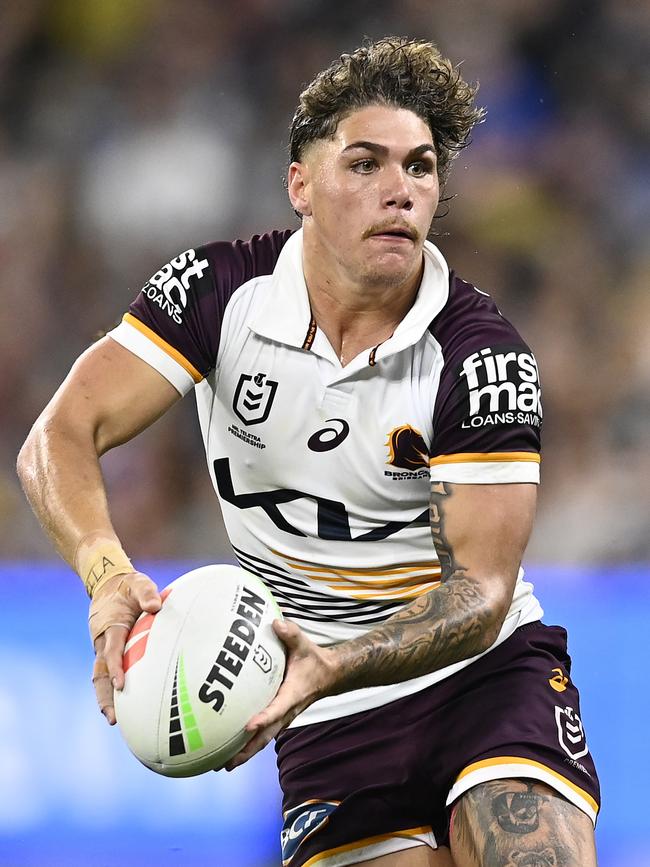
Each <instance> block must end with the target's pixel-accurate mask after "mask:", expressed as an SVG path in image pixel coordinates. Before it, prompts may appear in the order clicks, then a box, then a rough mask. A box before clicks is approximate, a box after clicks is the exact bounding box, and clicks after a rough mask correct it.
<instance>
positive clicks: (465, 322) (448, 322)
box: [429, 271, 527, 359]
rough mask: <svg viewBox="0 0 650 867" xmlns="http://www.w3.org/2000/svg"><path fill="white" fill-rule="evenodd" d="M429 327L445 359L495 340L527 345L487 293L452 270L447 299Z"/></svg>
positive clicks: (494, 342) (504, 343) (499, 342)
mask: <svg viewBox="0 0 650 867" xmlns="http://www.w3.org/2000/svg"><path fill="white" fill-rule="evenodd" d="M429 331H430V333H431V334H432V335H433V337H434V338H435V339H436V340H437V342H438V343H439V344H440V347H441V349H442V353H443V358H445V359H447V358H450V357H452V356H453V357H457V356H459V355H462V354H463V353H465V354H468V353H470V352H473V351H475V350H477V349H480V348H482V347H486V346H490V345H497V344H500V345H506V344H513V345H519V346H521V347H522V348H527V346H526V344H525V342H524V340H523V338H522V337H521V335H520V334H519V332H518V331H517V329H516V328H515V327H514V325H513V324H512V323H511V322H510V321H509V320H508V319H506V317H505V316H503V314H502V313H501V311H500V310H499V308H498V307H497V305H496V303H495V302H494V300H493V299H492V298H491V297H490V295H488V294H487V292H483V291H482V290H481V289H478V288H477V287H476V286H474V285H473V284H472V283H468V282H467V281H466V280H463V279H461V278H460V277H459V276H458V275H457V274H456V273H455V272H453V271H451V272H450V275H449V297H448V299H447V303H446V304H445V306H444V307H443V309H442V310H441V311H440V313H439V314H438V315H437V316H436V317H435V319H434V320H433V321H432V322H431V324H430V325H429Z"/></svg>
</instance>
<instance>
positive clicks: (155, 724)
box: [115, 564, 285, 777]
mask: <svg viewBox="0 0 650 867" xmlns="http://www.w3.org/2000/svg"><path fill="white" fill-rule="evenodd" d="M161 596H162V598H163V604H162V608H161V609H160V611H159V612H158V613H157V614H146V613H143V614H141V615H140V617H139V619H138V620H137V621H136V623H135V625H134V627H133V629H132V630H131V633H130V634H129V637H128V639H127V643H126V647H125V652H124V659H123V665H124V672H125V685H124V688H123V689H122V690H119V691H118V690H116V691H115V715H116V717H117V722H118V725H119V727H120V730H121V732H122V735H123V737H124V739H125V741H126V743H127V745H128V747H129V749H130V750H131V752H132V753H133V754H134V755H135V756H136V757H137V758H138V759H139V760H140V761H141V762H142V763H143V764H144V765H146V766H147V767H148V768H151V770H152V771H156V772H157V773H159V774H164V775H165V776H168V777H191V776H195V775H196V774H202V773H204V772H205V771H209V770H214V769H215V768H220V767H222V766H223V765H224V764H225V762H227V761H228V759H230V758H232V756H234V755H235V754H236V753H237V752H239V750H240V749H241V748H242V747H243V746H244V744H245V743H246V742H247V741H248V740H249V739H250V734H248V733H247V732H246V731H245V730H244V726H245V725H246V723H247V722H248V720H249V719H250V718H251V717H252V716H254V714H255V713H257V712H258V711H260V710H262V709H263V708H264V707H266V705H267V704H268V703H269V702H270V701H271V699H272V698H273V697H274V696H275V694H276V692H277V691H278V688H279V686H280V683H281V682H282V677H283V675H284V665H285V651H284V646H283V644H282V642H281V641H280V640H279V639H278V637H277V636H276V635H275V633H274V632H273V629H272V627H271V624H272V622H273V620H274V619H275V618H279V619H282V614H281V613H280V609H279V608H278V606H277V604H276V602H275V600H274V599H273V596H272V595H271V592H270V591H269V590H268V589H267V587H266V586H265V585H264V584H263V582H262V581H260V579H259V578H257V577H256V576H255V575H251V574H250V573H248V572H246V571H245V570H243V569H240V568H239V567H237V566H231V565H226V564H220V565H213V566H203V567H201V568H200V569H194V570H192V571H191V572H187V573H186V574H185V575H181V576H180V578H177V579H176V580H175V581H172V583H171V584H169V585H168V586H167V587H166V588H165V589H164V590H163V591H162V593H161Z"/></svg>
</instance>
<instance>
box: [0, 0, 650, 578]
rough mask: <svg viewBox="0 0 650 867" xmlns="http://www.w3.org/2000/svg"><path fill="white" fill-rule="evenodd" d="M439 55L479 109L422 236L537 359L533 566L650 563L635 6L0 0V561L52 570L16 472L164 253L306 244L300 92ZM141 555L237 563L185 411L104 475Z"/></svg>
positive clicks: (184, 406)
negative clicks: (298, 199) (475, 84)
mask: <svg viewBox="0 0 650 867" xmlns="http://www.w3.org/2000/svg"><path fill="white" fill-rule="evenodd" d="M387 34H396V35H407V36H412V37H418V38H425V39H432V40H434V41H435V42H437V43H438V44H439V46H440V47H441V50H442V51H443V53H444V54H446V55H447V56H449V57H451V58H452V60H453V61H454V62H462V70H463V75H464V77H466V78H468V79H470V80H479V81H480V85H481V89H480V94H479V101H480V103H481V104H482V105H484V106H486V108H487V110H488V114H487V120H486V122H485V123H484V124H483V125H482V126H481V127H480V128H479V129H478V130H477V131H476V132H475V135H474V142H473V144H472V146H471V147H470V148H469V149H467V150H466V151H464V152H463V153H462V154H461V155H460V156H459V158H458V159H457V161H456V163H455V167H454V169H453V171H452V175H451V179H450V181H449V183H448V185H447V190H446V192H447V195H450V196H453V198H452V199H451V200H450V201H449V202H448V203H447V204H446V205H445V206H443V207H442V208H441V213H446V215H445V216H444V217H443V218H441V219H439V220H437V221H436V230H437V232H438V233H439V238H438V243H439V246H440V247H441V249H442V250H443V252H444V253H445V255H446V256H447V259H448V261H449V263H450V265H451V267H453V268H455V269H456V270H457V271H458V273H459V274H460V275H461V276H463V277H464V278H465V279H468V280H470V281H472V282H474V283H476V284H477V285H478V286H479V287H480V288H482V289H483V290H485V291H487V292H489V293H490V294H492V295H493V296H494V297H495V299H496V300H497V302H498V303H499V306H500V307H501V309H502V310H503V312H504V313H505V314H506V315H507V316H508V318H510V319H511V320H512V321H513V322H514V323H515V324H516V325H517V327H518V328H519V329H520V331H521V332H522V333H523V335H524V337H525V338H526V339H527V341H528V342H529V344H530V345H531V346H532V348H533V350H534V351H535V353H536V355H537V358H538V361H539V363H540V366H541V370H542V376H543V386H544V397H545V400H544V409H545V425H544V460H543V464H542V473H543V485H542V489H541V500H540V508H539V516H538V521H537V527H536V530H535V535H534V537H533V540H532V542H531V545H530V548H529V554H528V558H529V559H530V560H534V561H536V562H564V563H571V562H573V563H575V562H592V563H594V562H598V563H608V562H613V561H622V560H626V561H640V560H646V559H649V558H650V532H648V530H649V527H648V514H649V513H650V484H648V479H649V478H650V448H649V446H648V436H647V430H648V427H649V425H650V293H649V291H648V289H649V283H650V253H649V248H648V244H647V241H648V234H649V228H650V185H649V184H648V180H649V175H650V160H649V151H648V144H649V138H650V66H649V64H648V56H649V46H650V5H648V4H645V3H643V2H640V0H592V2H589V3H584V2H571V3H566V2H563V0H544V2H540V0H491V2H489V3H480V2H469V0H358V2H355V0H347V2H345V3H336V2H333V0H183V2H180V0H4V2H2V3H1V4H0V281H1V282H0V286H1V288H0V293H1V294H0V297H1V298H2V305H1V313H0V407H2V409H1V413H2V427H1V435H0V436H1V439H0V550H1V552H2V555H3V556H4V557H8V558H18V559H21V558H33V557H37V558H38V557H50V556H51V554H52V549H51V548H50V546H49V544H48V543H47V541H46V540H45V538H44V536H43V535H42V534H41V533H40V531H38V530H37V525H36V522H35V520H34V518H33V517H32V516H31V513H30V512H29V509H28V507H27V505H26V503H25V502H24V499H23V497H22V494H21V493H20V490H19V487H18V483H17V480H16V477H15V470H14V464H15V457H16V453H17V451H18V449H19V447H20V444H21V443H22V441H23V439H24V437H25V436H26V434H27V431H28V430H29V428H30V426H31V424H32V423H33V421H34V420H35V418H36V417H37V415H38V414H39V412H40V411H41V409H42V408H43V406H44V405H45V403H46V402H47V400H48V399H49V397H50V396H51V394H52V393H53V391H54V390H55V389H56V387H57V386H58V384H59V382H60V381H61V379H62V378H63V377H64V376H65V374H66V372H67V370H68V368H69V366H70V364H71V363H72V361H73V360H74V358H75V357H76V356H77V355H78V354H79V353H80V352H81V351H82V350H83V349H84V348H85V347H86V346H87V345H89V343H91V342H92V340H93V339H95V337H96V335H97V333H98V332H100V331H101V330H103V329H108V328H110V327H111V326H112V325H113V324H114V323H115V322H117V320H119V318H120V317H121V315H122V313H123V312H124V310H125V309H126V307H127V305H128V303H129V302H130V300H131V299H132V298H133V297H134V295H135V294H136V293H137V291H138V290H139V288H140V286H141V285H142V284H143V283H144V282H145V281H146V280H147V278H148V277H149V276H150V275H151V274H152V273H153V272H154V271H156V270H157V269H158V268H159V267H160V266H161V265H162V264H164V263H165V262H167V261H168V260H169V259H170V258H171V257H172V256H174V255H176V254H177V253H179V252H180V251H182V250H184V249H187V248H188V247H192V246H197V245H199V244H201V243H205V242H207V241H210V240H217V239H233V238H248V237H249V236H250V235H252V234H254V233H256V232H263V231H266V230H268V229H270V228H283V227H287V226H293V225H297V223H296V218H295V217H294V215H293V213H292V211H291V209H290V207H289V204H288V202H287V200H286V194H285V191H284V187H283V176H284V170H285V166H286V162H287V154H286V142H287V129H288V125H289V123H290V120H291V116H292V114H293V110H294V107H295V104H296V101H297V96H298V93H299V91H300V89H301V87H302V85H304V84H306V83H307V82H308V81H309V80H310V79H311V78H312V76H313V75H314V74H315V73H316V72H317V71H318V70H319V69H321V68H322V67H323V66H324V65H326V64H328V63H329V62H330V61H331V60H332V59H333V58H334V57H336V56H337V55H339V54H340V53H342V52H344V51H348V50H352V49H353V48H355V47H356V46H357V45H358V44H359V42H360V41H361V39H362V38H363V37H364V36H369V37H379V36H383V35H387ZM103 466H104V472H105V475H106V479H107V484H108V487H109V490H110V496H111V502H112V509H113V516H114V521H115V525H116V527H117V529H118V532H119V533H120V535H121V537H122V539H123V542H124V545H125V548H126V550H127V551H128V552H129V553H130V554H131V555H132V556H134V557H136V558H137V557H147V558H156V559H157V558H166V557H172V558H175V559H178V558H183V557H191V558H197V559H208V560H215V559H219V558H220V557H228V556H229V549H228V545H227V541H226V538H225V534H224V532H223V528H222V525H221V521H220V519H219V513H218V506H217V502H216V498H215V496H214V494H213V492H212V489H211V487H210V484H209V480H208V475H207V472H206V469H205V465H204V455H203V449H202V444H201V441H200V437H199V433H198V425H197V422H196V420H195V418H194V406H193V401H192V399H191V398H188V399H186V400H185V401H182V402H181V404H179V405H178V406H177V407H176V408H174V409H173V410H172V411H171V412H170V413H169V415H168V416H167V417H165V418H164V419H163V420H161V421H160V422H158V423H157V424H156V425H154V427H153V428H152V429H151V430H150V431H147V432H146V433H145V434H143V435H142V436H141V437H139V438H138V439H136V440H135V441H133V442H132V443H130V444H129V445H128V446H126V447H123V448H121V449H119V450H117V451H115V452H113V453H111V454H109V455H108V456H107V457H106V458H105V459H104V461H103Z"/></svg>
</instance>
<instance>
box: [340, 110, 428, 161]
mask: <svg viewBox="0 0 650 867" xmlns="http://www.w3.org/2000/svg"><path fill="white" fill-rule="evenodd" d="M356 141H369V142H374V143H376V144H380V145H384V146H386V147H389V148H391V149H396V150H398V149H406V150H411V149H412V148H416V147H418V146H419V145H422V144H433V138H432V136H431V130H430V129H429V127H428V125H427V124H426V123H425V122H424V121H423V120H422V118H421V117H420V116H419V115H417V114H415V112H413V111H410V109H407V108H397V107H395V106H389V105H367V106H364V107H363V108H359V109H357V110H356V111H353V112H352V113H351V114H348V115H347V116H346V117H344V118H343V120H341V121H340V122H339V125H338V127H337V129H336V132H335V134H334V139H333V143H334V144H335V145H336V148H337V150H343V149H344V148H346V147H349V146H350V145H351V144H354V142H356Z"/></svg>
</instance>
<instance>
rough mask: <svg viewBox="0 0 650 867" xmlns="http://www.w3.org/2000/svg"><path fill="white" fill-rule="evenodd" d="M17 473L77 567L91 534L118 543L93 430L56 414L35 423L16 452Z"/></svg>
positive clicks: (65, 555) (38, 513) (62, 551)
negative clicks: (79, 427) (81, 549)
mask: <svg viewBox="0 0 650 867" xmlns="http://www.w3.org/2000/svg"><path fill="white" fill-rule="evenodd" d="M17 468H18V475H19V477H20V480H21V483H22V486H23V489H24V491H25V495H26V496H27V499H28V500H29V503H30V505H31V507H32V509H33V510H34V513H35V514H36V517H37V518H38V520H39V521H40V523H41V525H42V527H43V529H44V530H45V532H46V533H47V534H48V536H49V537H50V539H51V540H52V542H53V543H54V545H55V547H56V549H57V551H58V552H59V553H60V554H61V556H62V557H63V558H64V559H65V560H66V561H67V562H68V563H70V565H71V566H73V568H77V564H76V563H75V553H76V552H77V549H78V546H79V543H80V542H81V540H82V539H87V538H89V537H90V536H91V535H92V534H97V535H98V536H101V537H104V538H106V539H109V540H113V541H115V542H116V543H118V544H119V542H118V540H117V537H116V535H115V531H114V529H113V526H112V523H111V519H110V515H109V511H108V503H107V500H106V491H105V488H104V482H103V479H102V474H101V469H100V466H99V458H98V455H97V450H96V448H95V444H94V440H93V436H92V433H91V432H84V431H79V430H75V429H74V427H73V426H71V425H68V424H66V423H65V422H64V421H61V420H58V419H57V418H56V416H54V417H51V416H50V417H42V418H41V419H39V421H38V422H37V423H36V424H35V425H34V428H33V429H32V431H31V433H30V435H29V437H28V438H27V441H26V442H25V444H24V446H23V448H22V449H21V451H20V454H19V456H18V465H17Z"/></svg>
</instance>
